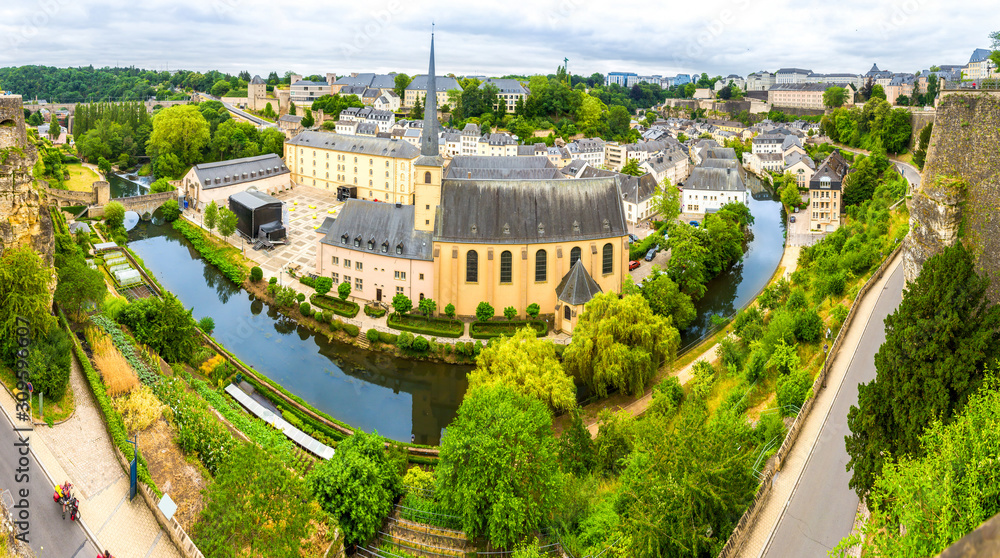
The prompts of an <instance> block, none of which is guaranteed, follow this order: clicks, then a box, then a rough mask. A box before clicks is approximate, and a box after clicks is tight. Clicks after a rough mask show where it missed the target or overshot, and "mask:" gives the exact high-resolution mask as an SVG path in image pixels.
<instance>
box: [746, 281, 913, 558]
mask: <svg viewBox="0 0 1000 558" xmlns="http://www.w3.org/2000/svg"><path fill="white" fill-rule="evenodd" d="M903 285H904V281H903V266H898V267H897V268H896V270H895V271H894V272H893V273H892V275H890V276H889V279H888V280H887V281H886V283H885V287H884V288H883V290H882V293H881V294H880V295H879V299H878V302H876V304H875V309H874V311H873V312H872V314H871V316H870V318H869V321H868V324H867V325H866V327H865V330H864V333H863V334H862V338H861V343H860V344H859V345H858V348H857V350H856V351H855V352H854V356H853V357H852V359H851V363H850V365H849V367H848V370H847V375H846V376H845V378H844V382H843V384H841V387H840V390H839V391H838V393H837V396H836V398H835V399H834V401H833V406H832V407H831V409H830V413H829V415H827V418H826V421H825V423H824V424H823V428H822V430H821V431H820V434H819V437H818V438H817V440H816V444H815V445H814V446H813V449H812V452H811V454H810V455H809V458H808V460H807V461H806V465H805V469H803V471H802V475H801V477H800V478H799V482H798V484H797V485H796V487H795V489H794V490H793V492H792V496H791V499H790V500H789V503H788V506H787V507H786V508H785V511H784V513H783V515H782V516H781V519H779V520H778V525H777V527H776V528H775V532H774V533H773V535H772V538H771V541H770V543H769V544H768V546H767V547H766V548H765V549H764V552H763V553H762V555H764V556H768V557H774V558H783V557H800V556H826V553H827V551H828V550H830V549H831V548H833V547H834V546H836V545H837V543H839V542H840V540H841V539H842V538H844V537H846V536H848V535H849V534H850V533H851V529H852V527H853V525H854V517H855V515H856V513H857V511H858V503H859V501H858V497H857V495H856V494H855V493H854V491H853V490H851V489H850V488H848V486H847V483H848V481H849V480H850V478H851V475H850V473H848V472H847V470H846V466H847V461H848V456H847V451H846V449H845V447H844V436H846V435H847V434H848V433H849V432H850V430H849V429H848V428H847V412H848V410H849V409H850V408H851V405H856V404H857V401H858V384H861V383H867V382H869V381H871V380H872V379H874V378H875V353H876V352H878V349H879V346H881V345H882V342H883V341H885V326H884V320H885V317H886V316H888V315H889V314H890V313H892V312H893V311H894V310H895V309H896V307H897V306H899V302H900V300H901V299H902V296H903V294H902V293H903Z"/></svg>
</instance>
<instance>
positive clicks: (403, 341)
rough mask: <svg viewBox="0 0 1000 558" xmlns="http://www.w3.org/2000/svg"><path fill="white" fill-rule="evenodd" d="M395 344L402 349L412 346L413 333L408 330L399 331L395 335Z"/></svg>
mask: <svg viewBox="0 0 1000 558" xmlns="http://www.w3.org/2000/svg"><path fill="white" fill-rule="evenodd" d="M396 346H397V347H399V348H400V349H403V350H406V349H409V348H411V347H412V346H413V334H412V333H410V332H408V331H404V332H403V333H400V334H399V336H397V337H396Z"/></svg>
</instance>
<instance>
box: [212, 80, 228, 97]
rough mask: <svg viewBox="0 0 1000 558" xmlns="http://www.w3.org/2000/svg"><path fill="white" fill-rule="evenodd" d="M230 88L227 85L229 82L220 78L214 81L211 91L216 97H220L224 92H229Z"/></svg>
mask: <svg viewBox="0 0 1000 558" xmlns="http://www.w3.org/2000/svg"><path fill="white" fill-rule="evenodd" d="M230 89H232V87H231V86H230V85H229V82H228V81H226V80H224V79H220V80H219V81H217V82H215V85H213V86H212V91H211V93H212V95H215V96H216V97H221V96H223V95H225V94H226V93H229V90H230Z"/></svg>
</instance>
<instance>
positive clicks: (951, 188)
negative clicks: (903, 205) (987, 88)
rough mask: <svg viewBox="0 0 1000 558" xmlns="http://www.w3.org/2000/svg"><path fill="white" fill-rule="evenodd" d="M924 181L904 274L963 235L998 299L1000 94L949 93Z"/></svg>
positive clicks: (914, 208)
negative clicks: (999, 95)
mask: <svg viewBox="0 0 1000 558" xmlns="http://www.w3.org/2000/svg"><path fill="white" fill-rule="evenodd" d="M921 183H922V185H921V188H920V189H919V190H917V191H916V192H914V194H913V203H912V209H911V211H910V234H909V235H907V237H906V241H905V245H904V254H903V258H904V259H903V265H904V270H905V273H906V280H907V281H912V280H913V279H915V278H916V277H917V275H918V274H919V273H920V269H921V267H922V266H923V263H924V262H925V261H927V259H928V258H930V257H931V256H933V255H935V254H937V253H938V252H940V251H941V250H942V249H943V248H944V247H946V246H951V245H953V244H954V243H955V242H957V241H958V240H961V241H962V242H963V243H964V244H965V245H966V247H968V248H969V249H970V250H972V252H973V253H974V254H975V257H976V267H977V269H978V271H979V272H980V273H984V274H986V275H989V276H990V277H991V279H992V280H993V285H992V287H991V289H990V298H991V300H993V301H995V302H1000V97H997V96H993V95H991V94H990V93H988V92H982V93H964V94H951V95H948V96H946V97H945V98H943V99H942V100H941V103H940V105H939V106H938V110H937V116H936V119H935V121H934V131H933V133H932V134H931V141H930V147H929V148H928V150H927V163H926V165H925V166H924V171H923V177H922V181H921Z"/></svg>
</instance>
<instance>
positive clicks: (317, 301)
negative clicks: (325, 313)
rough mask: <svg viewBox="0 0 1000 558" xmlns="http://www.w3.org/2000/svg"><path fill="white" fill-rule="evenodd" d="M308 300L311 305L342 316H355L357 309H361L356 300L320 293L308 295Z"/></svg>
mask: <svg viewBox="0 0 1000 558" xmlns="http://www.w3.org/2000/svg"><path fill="white" fill-rule="evenodd" d="M309 301H310V302H311V303H312V305H313V306H316V307H319V308H323V309H326V310H330V311H332V312H333V313H334V314H337V315H339V316H344V317H345V318H353V317H354V316H357V315H358V311H359V310H360V309H361V307H360V306H358V303H357V302H351V301H350V300H343V299H340V298H334V297H331V296H327V295H321V294H314V295H312V296H311V297H309Z"/></svg>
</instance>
